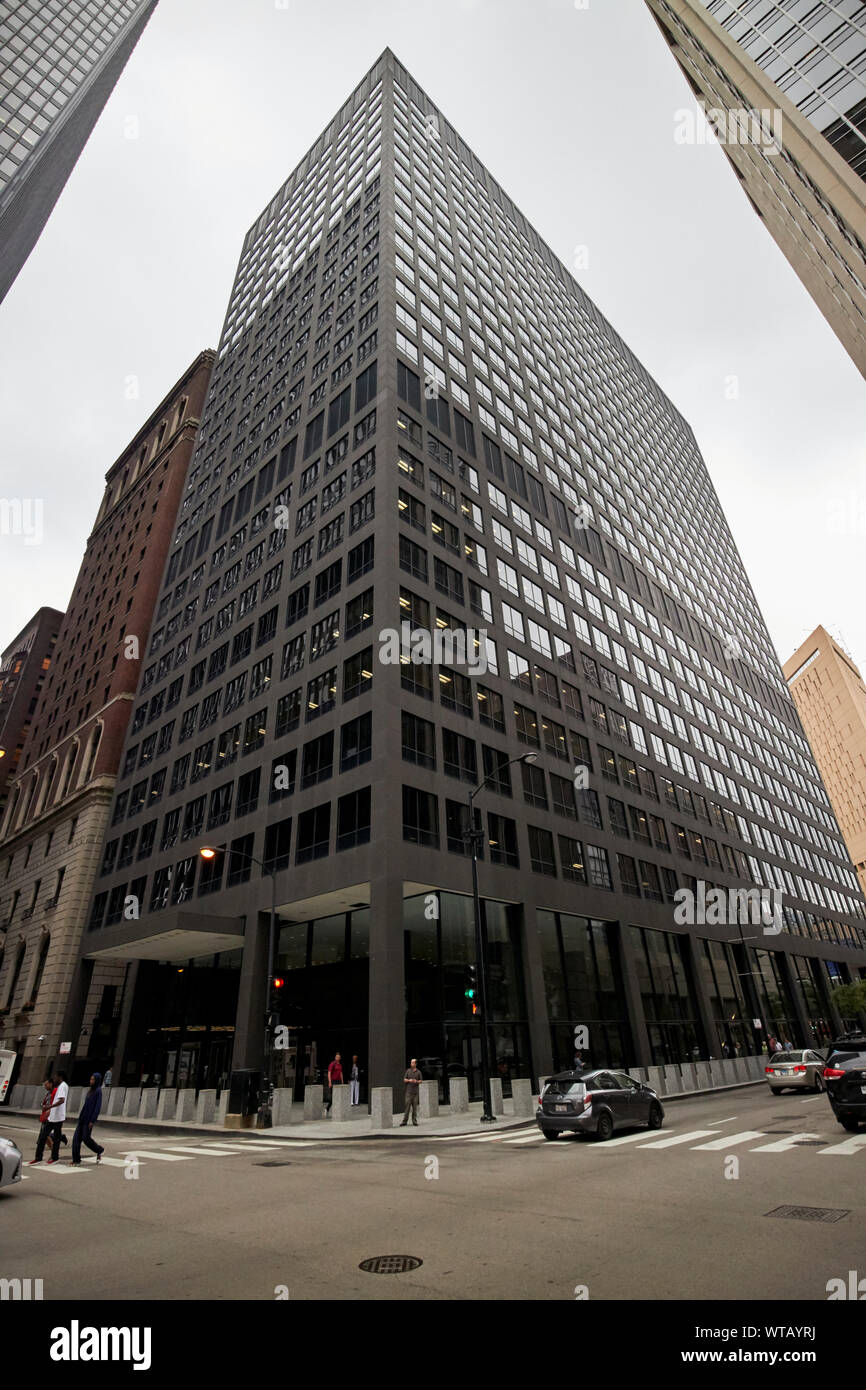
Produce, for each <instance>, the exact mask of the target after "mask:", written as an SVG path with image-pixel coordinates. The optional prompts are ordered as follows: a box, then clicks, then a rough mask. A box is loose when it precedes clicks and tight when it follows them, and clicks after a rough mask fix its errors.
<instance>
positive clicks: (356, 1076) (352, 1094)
mask: <svg viewBox="0 0 866 1390" xmlns="http://www.w3.org/2000/svg"><path fill="white" fill-rule="evenodd" d="M360 1095H361V1068H360V1067H359V1066H358V1058H357V1054H356V1055H355V1056H354V1057H353V1058H352V1069H351V1071H350V1072H349V1104H350V1105H358V1104H360Z"/></svg>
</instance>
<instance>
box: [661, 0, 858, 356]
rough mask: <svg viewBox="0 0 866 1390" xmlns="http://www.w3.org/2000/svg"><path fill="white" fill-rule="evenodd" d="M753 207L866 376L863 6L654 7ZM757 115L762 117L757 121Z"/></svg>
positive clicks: (775, 2)
mask: <svg viewBox="0 0 866 1390" xmlns="http://www.w3.org/2000/svg"><path fill="white" fill-rule="evenodd" d="M647 4H648V5H649V8H650V10H651V11H652V14H653V15H654V17H655V19H656V21H657V23H658V25H659V27H660V29H661V31H662V33H663V35H664V37H665V39H666V40H667V42H668V44H669V46H670V48H671V51H672V53H673V55H674V57H675V58H676V60H677V62H678V64H679V66H680V68H681V69H682V71H683V73H684V75H685V77H686V80H687V81H688V84H689V86H690V87H691V89H692V92H693V93H694V95H695V96H696V97H697V98H698V99H699V100H700V101H702V102H703V103H704V105H705V109H706V110H707V111H708V112H713V113H717V114H716V115H715V116H714V119H713V121H712V124H713V128H714V129H715V130H716V133H717V134H718V136H719V140H720V143H721V145H722V148H723V149H724V151H725V154H726V155H727V157H728V159H729V160H730V162H731V165H732V166H733V169H734V171H735V173H736V175H737V177H738V179H739V181H740V183H741V184H742V186H743V189H744V191H745V193H746V196H747V197H748V198H749V201H750V202H751V204H752V206H753V208H754V209H755V211H756V212H757V213H758V215H759V216H760V217H761V218H762V219H763V221H764V223H765V224H766V226H767V228H768V230H769V231H770V232H771V234H772V236H773V237H774V239H775V241H776V242H777V244H778V246H779V247H780V248H781V250H782V251H783V252H784V254H785V255H786V256H787V258H788V260H789V261H790V263H791V265H792V267H793V269H794V270H795V271H796V273H797V275H798V276H799V277H800V279H801V281H802V282H803V284H804V285H805V287H806V289H807V290H808V291H809V293H810V294H811V295H812V297H813V299H814V300H815V302H816V304H817V305H818V307H819V309H820V310H821V312H822V313H823V314H824V317H825V318H826V319H827V321H828V323H829V324H830V326H831V327H832V328H833V330H834V332H835V333H836V335H837V337H838V338H839V340H840V341H841V342H842V344H843V345H844V347H845V348H846V350H847V351H848V353H849V354H850V356H851V358H852V359H853V361H854V362H855V363H856V365H857V366H858V367H859V369H860V371H861V372H863V373H864V374H866V74H864V55H866V7H864V5H863V4H862V0H647ZM756 116H757V119H756Z"/></svg>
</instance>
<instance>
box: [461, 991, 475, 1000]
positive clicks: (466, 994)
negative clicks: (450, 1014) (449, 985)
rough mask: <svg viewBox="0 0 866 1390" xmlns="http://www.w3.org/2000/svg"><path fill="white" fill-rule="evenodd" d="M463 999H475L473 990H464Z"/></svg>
mask: <svg viewBox="0 0 866 1390" xmlns="http://www.w3.org/2000/svg"><path fill="white" fill-rule="evenodd" d="M463 998H464V999H474V998H475V990H474V989H464V991H463Z"/></svg>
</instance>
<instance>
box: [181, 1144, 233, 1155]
mask: <svg viewBox="0 0 866 1390" xmlns="http://www.w3.org/2000/svg"><path fill="white" fill-rule="evenodd" d="M169 1152H170V1153H172V1154H191V1155H193V1156H194V1157H195V1158H201V1157H202V1155H204V1156H205V1157H210V1158H229V1157H230V1156H231V1150H230V1149H195V1148H193V1147H192V1146H190V1147H187V1146H186V1145H185V1144H173V1145H172V1147H171V1149H170V1150H169Z"/></svg>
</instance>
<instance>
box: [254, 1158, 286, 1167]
mask: <svg viewBox="0 0 866 1390" xmlns="http://www.w3.org/2000/svg"><path fill="white" fill-rule="evenodd" d="M291 1162H292V1160H291V1159H290V1158H262V1159H257V1160H256V1164H255V1166H256V1168H289V1167H290V1166H291Z"/></svg>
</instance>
